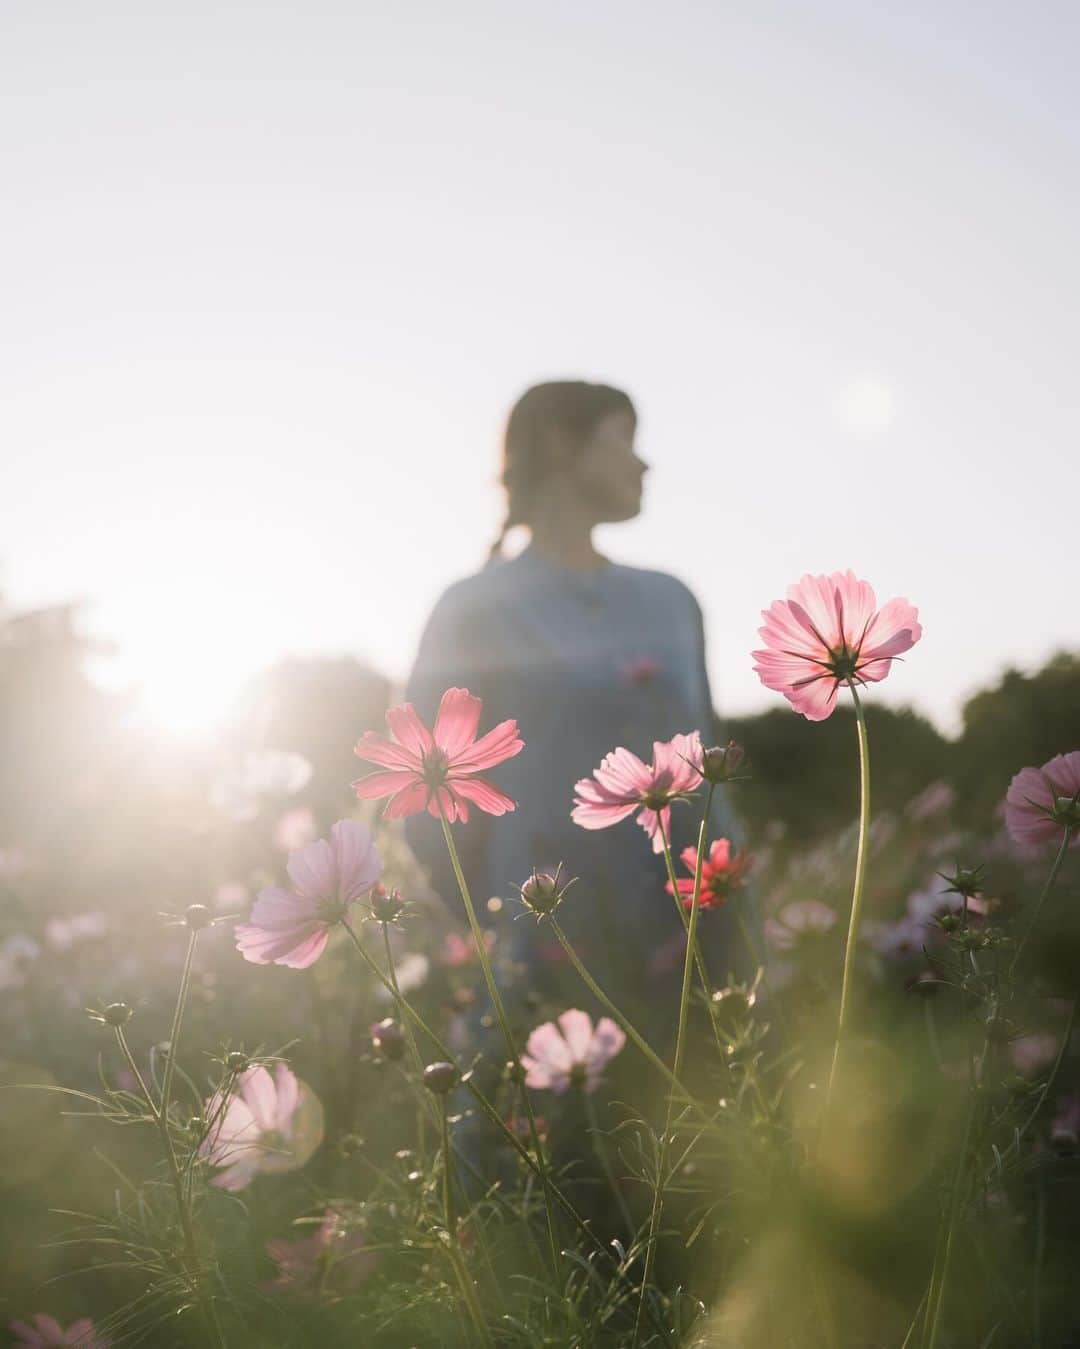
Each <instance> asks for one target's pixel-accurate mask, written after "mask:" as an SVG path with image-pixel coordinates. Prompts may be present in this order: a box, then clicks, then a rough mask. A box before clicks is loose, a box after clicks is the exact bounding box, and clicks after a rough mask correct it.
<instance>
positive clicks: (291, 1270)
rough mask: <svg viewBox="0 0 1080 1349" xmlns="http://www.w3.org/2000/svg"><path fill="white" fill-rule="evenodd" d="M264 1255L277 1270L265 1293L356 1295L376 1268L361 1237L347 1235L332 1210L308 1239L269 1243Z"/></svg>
mask: <svg viewBox="0 0 1080 1349" xmlns="http://www.w3.org/2000/svg"><path fill="white" fill-rule="evenodd" d="M266 1251H267V1254H268V1255H269V1256H270V1258H271V1260H273V1262H274V1264H275V1265H277V1268H278V1274H277V1278H276V1279H275V1280H274V1281H273V1282H272V1283H270V1284H268V1285H267V1287H268V1289H269V1290H272V1291H281V1292H289V1293H296V1294H299V1295H306V1296H310V1297H317V1296H319V1295H320V1294H323V1293H334V1294H341V1293H352V1292H355V1290H356V1289H357V1288H359V1287H360V1285H361V1284H362V1283H363V1282H364V1280H365V1279H366V1278H367V1277H368V1276H369V1275H370V1274H371V1272H372V1270H373V1269H374V1268H375V1264H376V1257H375V1256H374V1255H372V1254H371V1252H370V1251H369V1250H368V1249H367V1246H366V1243H365V1241H364V1238H363V1235H362V1234H361V1233H360V1232H350V1231H349V1230H348V1228H347V1227H346V1226H345V1224H344V1223H343V1222H342V1220H341V1217H340V1215H339V1214H337V1213H335V1212H334V1211H333V1209H327V1210H326V1214H325V1216H324V1217H323V1221H322V1223H321V1225H320V1226H319V1227H318V1228H317V1229H316V1231H314V1232H313V1233H312V1234H311V1236H307V1237H302V1238H301V1239H300V1240H299V1241H283V1240H277V1241H268V1242H267V1243H266Z"/></svg>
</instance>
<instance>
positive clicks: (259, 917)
mask: <svg viewBox="0 0 1080 1349" xmlns="http://www.w3.org/2000/svg"><path fill="white" fill-rule="evenodd" d="M287 869H288V872H289V879H290V880H291V881H292V883H293V889H291V890H284V889H282V888H281V887H280V886H269V887H268V888H267V889H265V890H260V891H259V894H258V896H257V898H256V900H255V904H254V906H253V907H252V910H251V920H250V922H247V923H239V924H238V925H237V927H236V947H237V950H238V951H239V952H240V953H241V955H242V956H243V957H244V959H245V960H250V961H251V962H252V963H253V964H255V965H268V964H270V962H271V961H272V962H273V963H274V964H275V965H288V966H290V967H291V968H292V969H294V970H303V969H307V967H308V966H309V965H313V964H314V963H315V961H316V960H318V958H319V957H320V956H321V955H322V953H323V950H324V949H325V947H326V942H327V938H328V936H329V934H330V929H331V928H332V927H334V925H335V924H337V923H340V922H341V920H342V918H343V917H344V916H345V913H346V911H347V910H348V907H349V905H350V904H353V903H355V902H356V900H358V899H359V898H360V897H361V896H362V895H365V894H366V893H367V892H368V891H369V890H370V889H371V887H372V886H373V885H374V884H375V882H376V881H377V880H378V879H379V854H378V852H377V851H376V848H375V844H374V842H373V840H372V836H371V830H370V829H368V827H367V826H366V825H363V824H359V823H357V821H355V820H338V822H337V824H335V825H334V827H333V828H332V829H331V830H330V840H329V842H327V840H326V839H322V838H321V839H319V840H318V841H317V842H316V843H309V844H307V845H306V847H303V848H300V849H299V850H298V851H297V852H294V853H292V854H291V855H290V857H289V862H288V868H287Z"/></svg>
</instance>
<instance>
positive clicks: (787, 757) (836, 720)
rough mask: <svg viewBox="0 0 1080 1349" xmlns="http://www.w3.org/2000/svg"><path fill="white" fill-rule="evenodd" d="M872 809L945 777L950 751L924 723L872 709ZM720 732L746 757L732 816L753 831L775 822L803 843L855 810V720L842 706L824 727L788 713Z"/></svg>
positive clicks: (728, 725) (728, 724)
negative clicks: (745, 775)
mask: <svg viewBox="0 0 1080 1349" xmlns="http://www.w3.org/2000/svg"><path fill="white" fill-rule="evenodd" d="M866 720H867V726H868V729H869V733H870V753H871V793H872V802H873V808H874V809H875V810H879V809H881V808H882V807H893V808H899V807H901V806H903V805H904V803H905V802H906V801H909V800H910V799H911V798H912V797H913V796H915V795H916V793H918V792H920V791H922V789H923V788H924V787H926V786H928V785H929V784H930V783H931V782H933V781H935V780H936V779H939V778H942V777H944V776H946V775H947V773H948V769H949V765H950V749H951V746H950V745H949V742H948V741H947V740H946V739H945V737H944V736H942V735H941V734H940V732H939V731H938V730H937V729H936V728H935V727H934V726H933V725H932V724H931V723H930V722H929V721H927V720H926V718H925V717H922V716H920V715H919V714H918V713H917V712H914V711H912V710H911V709H910V708H904V709H901V710H900V711H893V710H892V709H890V708H887V707H880V706H877V705H875V704H873V703H871V704H870V705H869V706H867V708H866ZM723 734H724V736H725V737H731V738H733V739H735V740H737V741H739V743H740V744H741V745H743V746H745V748H746V750H747V751H748V753H749V755H750V760H751V771H752V773H753V781H752V782H751V783H750V784H748V786H747V788H746V790H744V791H741V792H740V794H739V799H738V805H739V810H740V812H741V813H742V815H743V817H744V818H745V820H746V822H747V824H748V825H749V826H750V827H751V829H752V830H754V831H755V832H756V831H757V830H758V829H760V828H761V827H763V826H765V825H767V824H768V823H769V822H771V821H774V820H782V821H783V822H784V825H785V826H786V835H787V837H788V839H789V840H790V841H791V842H792V843H795V842H798V843H808V842H811V841H813V840H815V839H818V838H821V837H823V836H824V835H826V834H829V833H832V832H833V831H834V830H836V829H841V828H843V827H844V826H846V825H849V824H851V822H852V821H853V820H854V819H855V818H856V817H857V815H858V811H859V780H858V740H857V736H856V729H855V714H854V712H853V711H852V709H851V708H850V707H849V706H844V705H841V706H839V707H838V708H837V709H836V711H835V712H834V713H833V714H832V716H831V717H829V719H828V720H827V721H822V722H812V721H807V720H806V719H805V717H800V716H797V715H796V714H795V713H793V712H791V711H790V710H788V709H787V708H773V709H771V710H770V711H768V712H763V713H760V714H759V715H758V716H754V717H737V718H729V719H727V720H726V721H725V722H724V724H723Z"/></svg>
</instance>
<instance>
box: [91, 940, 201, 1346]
mask: <svg viewBox="0 0 1080 1349" xmlns="http://www.w3.org/2000/svg"><path fill="white" fill-rule="evenodd" d="M195 935H196V934H195V932H194V931H192V934H191V937H192V941H191V942H190V944H189V947H188V952H189V957H190V953H191V947H192V946H194V938H195ZM184 969H185V973H189V972H190V969H191V960H190V958H189V959H188V960H187V961H186V962H185V965H184ZM178 1005H179V999H178ZM173 1024H174V1025H177V1024H178V1023H177V1021H176V1019H175V1018H174V1023H173ZM114 1030H115V1032H116V1043H117V1045H118V1046H119V1047H120V1053H121V1054H122V1055H123V1056H124V1062H125V1063H126V1064H127V1066H128V1068H129V1069H130V1071H131V1073H132V1076H133V1077H134V1078H135V1081H136V1082H137V1083H138V1085H139V1090H140V1091H141V1092H142V1094H143V1099H144V1100H145V1102H146V1108H147V1109H148V1110H149V1111H150V1114H151V1116H152V1118H153V1121H154V1126H155V1128H156V1129H157V1131H158V1134H159V1135H160V1137H161V1148H162V1152H163V1153H164V1155H165V1163H166V1165H167V1166H168V1169H169V1180H170V1181H171V1183H172V1187H173V1194H174V1196H175V1198H176V1210H177V1214H178V1215H179V1218H180V1231H181V1233H182V1235H183V1240H184V1265H185V1266H186V1268H187V1275H188V1278H189V1279H190V1280H191V1285H192V1289H193V1291H194V1293H195V1296H196V1298H197V1300H198V1303H199V1310H200V1311H201V1312H202V1316H203V1320H204V1322H205V1323H206V1329H207V1332H208V1333H209V1335H210V1338H211V1340H212V1341H213V1343H214V1344H216V1345H219V1346H221V1349H224V1346H225V1337H224V1336H223V1335H222V1333H221V1327H220V1325H219V1324H218V1319H217V1312H216V1310H215V1308H214V1304H213V1300H212V1299H211V1298H210V1297H208V1296H207V1294H206V1292H205V1290H204V1288H203V1283H202V1278H201V1276H200V1266H199V1248H198V1245H197V1243H196V1241H195V1228H194V1226H193V1224H192V1221H191V1210H190V1208H189V1207H188V1202H187V1197H186V1195H185V1194H184V1180H183V1176H182V1175H181V1173H180V1166H179V1163H178V1162H177V1160H176V1149H175V1147H174V1146H173V1141H172V1134H171V1133H170V1132H169V1121H168V1119H167V1118H166V1116H165V1114H164V1112H163V1110H161V1109H160V1108H159V1107H158V1106H157V1105H156V1104H155V1102H154V1098H153V1097H152V1096H151V1095H150V1091H149V1088H148V1087H147V1085H146V1082H145V1080H144V1078H143V1075H142V1073H140V1072H139V1067H138V1064H137V1063H136V1062H135V1056H134V1055H133V1054H132V1052H131V1047H130V1046H129V1044H128V1042H127V1036H126V1035H125V1034H124V1028H123V1026H115V1027H114ZM169 1057H170V1060H171V1058H172V1055H171V1053H170V1056H169ZM162 1085H163V1086H164V1082H163V1084H162ZM164 1100H165V1097H164V1095H163V1096H162V1103H163V1104H164Z"/></svg>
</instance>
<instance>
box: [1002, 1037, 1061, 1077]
mask: <svg viewBox="0 0 1080 1349" xmlns="http://www.w3.org/2000/svg"><path fill="white" fill-rule="evenodd" d="M1060 1044H1061V1037H1060V1036H1057V1035H1051V1034H1049V1033H1048V1032H1046V1031H1041V1032H1039V1033H1038V1034H1036V1035H1021V1036H1020V1037H1019V1039H1016V1040H1010V1041H1009V1058H1010V1059H1011V1060H1012V1065H1013V1067H1014V1068H1015V1069H1016V1071H1017V1072H1018V1073H1022V1074H1023V1075H1024V1076H1025V1077H1033V1076H1034V1075H1035V1074H1036V1073H1038V1072H1039V1071H1040V1070H1041V1069H1043V1068H1048V1067H1049V1066H1050V1064H1052V1063H1053V1062H1054V1060H1055V1059H1056V1058H1057V1052H1058V1047H1059V1046H1060Z"/></svg>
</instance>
